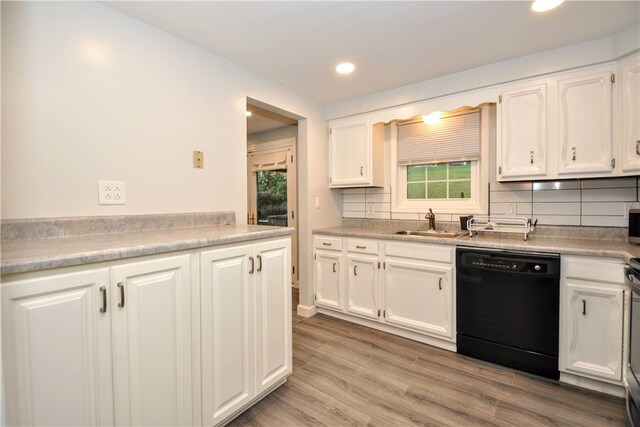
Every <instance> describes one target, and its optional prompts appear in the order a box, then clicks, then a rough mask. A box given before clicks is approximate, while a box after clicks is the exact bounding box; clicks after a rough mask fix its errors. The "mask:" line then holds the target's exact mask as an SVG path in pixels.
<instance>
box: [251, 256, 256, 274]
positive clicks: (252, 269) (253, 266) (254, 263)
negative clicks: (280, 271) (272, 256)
mask: <svg viewBox="0 0 640 427" xmlns="http://www.w3.org/2000/svg"><path fill="white" fill-rule="evenodd" d="M249 261H251V268H250V269H249V274H253V272H254V271H255V267H256V262H255V261H254V259H253V257H252V256H250V257H249Z"/></svg>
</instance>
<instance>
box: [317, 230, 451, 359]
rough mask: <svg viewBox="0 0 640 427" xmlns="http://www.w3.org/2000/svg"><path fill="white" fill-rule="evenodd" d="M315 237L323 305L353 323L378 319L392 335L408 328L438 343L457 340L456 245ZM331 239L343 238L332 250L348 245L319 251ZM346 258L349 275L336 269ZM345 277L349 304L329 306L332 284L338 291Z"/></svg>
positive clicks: (318, 302) (319, 295) (320, 293)
mask: <svg viewBox="0 0 640 427" xmlns="http://www.w3.org/2000/svg"><path fill="white" fill-rule="evenodd" d="M315 239H316V245H315V247H316V253H315V260H316V261H315V262H316V276H315V284H316V304H317V305H318V307H320V308H328V309H331V310H332V311H328V312H327V313H328V314H330V313H331V312H339V313H342V314H343V315H347V317H346V318H347V319H352V320H354V321H357V319H364V320H365V321H366V320H369V321H373V322H375V323H369V325H371V326H374V325H384V326H389V327H390V328H389V329H388V331H389V332H392V333H393V332H396V333H400V332H399V331H400V330H404V331H409V332H410V333H415V334H419V335H422V336H425V337H432V338H436V340H434V341H433V342H432V343H433V344H435V345H438V342H439V341H446V342H447V343H453V342H455V324H454V319H455V313H454V288H455V286H454V284H455V280H454V276H455V274H454V271H455V270H454V265H453V263H454V255H455V247H454V246H449V245H439V244H435V245H434V244H428V243H411V242H397V241H388V242H384V241H377V240H372V239H358V238H347V239H344V242H342V240H340V239H338V238H332V237H328V236H320V235H318V236H316V237H315ZM328 239H333V240H336V239H337V240H340V242H339V243H338V242H333V243H332V246H333V248H340V249H342V248H343V247H345V248H346V249H345V250H340V251H338V250H334V251H327V250H325V249H320V248H323V246H322V243H327V241H328ZM342 260H345V261H344V262H345V263H346V272H345V275H344V279H342V276H341V275H340V274H339V273H333V270H332V267H331V266H333V265H337V266H339V265H340V264H341V263H342V262H343V261H342ZM322 265H325V267H324V268H322ZM338 271H339V270H338ZM332 273H333V274H332ZM327 278H329V279H327ZM341 280H344V281H345V282H346V286H345V288H346V289H345V292H344V293H345V297H344V299H345V303H344V305H342V304H339V303H334V304H327V303H326V301H327V298H326V293H327V292H326V289H327V287H328V286H330V287H331V288H332V289H336V293H338V290H340V289H341V287H340V283H341ZM340 295H341V294H340ZM374 327H375V326H374ZM385 330H387V329H385ZM410 337H413V338H415V336H410ZM447 348H451V346H450V345H448V346H447Z"/></svg>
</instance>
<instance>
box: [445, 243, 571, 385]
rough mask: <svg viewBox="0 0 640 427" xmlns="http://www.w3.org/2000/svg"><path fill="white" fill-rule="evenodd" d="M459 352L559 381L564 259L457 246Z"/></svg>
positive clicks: (548, 255) (544, 255)
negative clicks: (561, 289) (559, 332)
mask: <svg viewBox="0 0 640 427" xmlns="http://www.w3.org/2000/svg"><path fill="white" fill-rule="evenodd" d="M456 276H457V279H456V280H457V282H456V284H457V286H456V313H457V315H456V320H457V347H458V353H460V354H464V355H467V356H471V357H475V358H477V359H482V360H486V361H489V362H493V363H497V364H499V365H503V366H508V367H511V368H515V369H519V370H522V371H526V372H531V373H533V374H537V375H541V376H544V377H547V378H554V379H558V378H559V372H558V328H559V326H558V318H559V311H558V310H559V304H560V301H559V299H560V256H559V255H555V254H539V253H523V252H511V251H502V250H492V249H477V248H467V247H458V248H457V250H456Z"/></svg>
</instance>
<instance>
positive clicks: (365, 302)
mask: <svg viewBox="0 0 640 427" xmlns="http://www.w3.org/2000/svg"><path fill="white" fill-rule="evenodd" d="M378 265H379V262H378V257H377V256H372V255H356V254H348V255H347V312H348V313H351V314H357V315H360V316H364V317H368V318H370V319H378V310H379V308H380V305H379V304H378V287H379V282H380V281H379V274H378Z"/></svg>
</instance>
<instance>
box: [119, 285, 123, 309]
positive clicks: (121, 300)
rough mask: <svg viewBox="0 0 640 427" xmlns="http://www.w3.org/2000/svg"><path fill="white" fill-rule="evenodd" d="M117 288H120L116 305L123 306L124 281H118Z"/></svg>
mask: <svg viewBox="0 0 640 427" xmlns="http://www.w3.org/2000/svg"><path fill="white" fill-rule="evenodd" d="M118 288H120V302H119V303H118V307H120V308H122V307H124V283H122V282H118Z"/></svg>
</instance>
